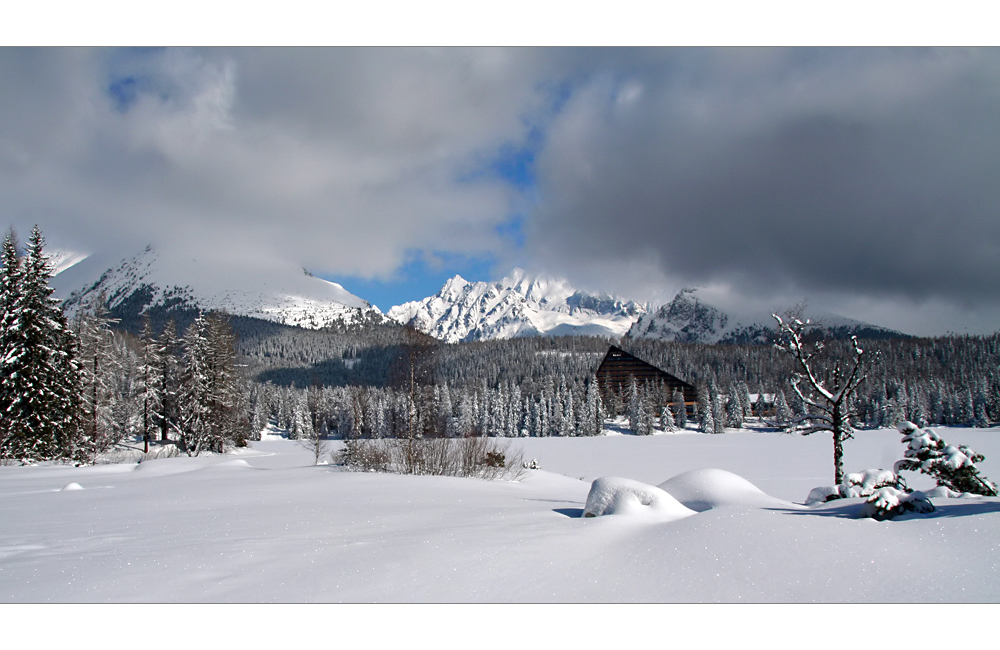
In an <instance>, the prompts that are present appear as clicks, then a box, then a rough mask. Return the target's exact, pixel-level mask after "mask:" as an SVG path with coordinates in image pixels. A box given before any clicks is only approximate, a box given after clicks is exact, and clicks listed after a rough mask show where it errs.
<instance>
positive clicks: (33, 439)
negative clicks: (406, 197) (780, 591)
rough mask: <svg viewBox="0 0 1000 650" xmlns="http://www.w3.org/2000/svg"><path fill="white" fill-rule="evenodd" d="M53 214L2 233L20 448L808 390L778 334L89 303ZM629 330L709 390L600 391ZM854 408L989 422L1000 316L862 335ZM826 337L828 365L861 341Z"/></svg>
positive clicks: (341, 428) (556, 428) (604, 417)
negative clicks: (54, 240)
mask: <svg viewBox="0 0 1000 650" xmlns="http://www.w3.org/2000/svg"><path fill="white" fill-rule="evenodd" d="M43 245H44V241H43V239H42V236H41V233H40V232H39V231H38V230H37V229H36V230H35V231H34V232H32V234H31V237H30V239H29V242H28V244H27V246H26V249H25V251H24V252H23V253H22V252H20V250H19V246H18V242H17V238H16V235H15V234H14V233H13V232H10V233H8V235H7V237H6V238H5V240H4V244H3V271H2V276H0V292H2V293H0V301H2V307H3V321H2V329H0V337H2V338H0V344H2V348H0V355H2V364H3V369H2V370H3V372H2V390H0V435H2V438H0V456H2V459H3V460H4V462H28V461H37V460H45V459H65V460H68V461H72V462H76V463H88V462H93V461H94V459H95V458H96V457H97V456H98V455H99V454H101V453H103V452H106V451H107V450H109V449H112V448H113V447H114V446H115V445H116V444H119V443H121V442H122V441H125V440H139V441H143V442H144V443H145V445H146V448H147V449H148V445H149V444H150V443H151V442H154V441H155V442H158V443H161V444H162V443H172V444H175V445H176V446H177V448H178V449H179V450H180V451H182V452H186V453H189V454H192V455H197V454H198V453H200V452H202V451H216V452H221V451H224V450H225V449H226V448H232V447H234V446H236V447H238V446H245V445H246V444H247V441H250V440H254V439H256V438H258V437H259V435H260V431H261V430H262V429H264V427H265V426H266V425H267V424H268V423H270V424H271V425H273V426H275V427H277V428H280V429H284V430H286V431H287V432H288V435H289V437H290V438H293V439H320V438H326V437H337V438H344V439H352V438H416V437H419V438H436V437H453V438H460V437H470V436H498V437H524V436H540V437H545V436H590V435H598V434H600V433H601V431H602V430H603V428H604V426H605V424H606V422H607V421H608V420H611V419H615V418H624V420H623V421H625V422H627V426H628V427H629V428H630V429H632V431H633V432H636V433H640V434H642V433H650V432H652V430H654V429H661V430H673V429H674V428H676V427H684V426H685V424H686V423H688V422H692V421H693V422H696V423H697V424H698V426H699V427H700V428H701V429H702V430H704V431H707V432H719V431H724V430H725V427H727V426H728V427H739V426H742V424H743V422H744V420H745V419H746V418H753V417H757V418H760V419H761V421H762V422H765V423H767V424H769V425H771V426H773V427H774V428H775V429H781V428H782V427H783V426H785V425H787V424H788V423H790V422H791V421H792V420H794V419H795V418H796V417H799V418H800V419H801V416H804V415H808V413H807V411H808V408H809V407H808V406H807V405H806V404H804V403H803V401H802V399H801V398H800V397H798V396H797V394H796V393H795V391H793V390H792V389H791V388H790V381H791V379H792V378H793V375H794V373H795V370H796V368H795V366H794V360H793V359H792V358H790V357H789V356H788V355H787V354H784V353H783V352H782V351H781V350H780V349H778V348H777V347H776V346H775V345H759V344H758V345H749V344H718V345H706V344H691V343H676V342H662V341H654V340H649V339H630V338H628V337H626V338H625V339H623V340H621V341H609V340H607V339H602V338H596V337H580V336H564V337H529V338H515V339H509V340H495V341H481V342H471V343H456V344H444V343H442V342H440V341H437V340H435V339H433V338H431V337H429V336H427V335H425V334H422V333H420V332H418V331H416V330H414V329H413V328H409V327H403V326H401V325H398V324H396V323H394V322H392V321H390V320H388V319H385V318H378V317H369V318H366V319H362V320H360V321H357V322H354V323H351V324H341V325H338V326H335V327H329V328H326V329H322V330H310V329H302V328H297V327H291V326H285V325H279V324H276V323H273V322H269V321H263V320H258V319H254V318H248V317H229V316H227V315H225V314H221V313H206V314H202V313H199V312H198V311H197V310H192V309H190V308H185V309H178V310H176V311H175V312H165V313H157V314H146V315H145V316H143V315H139V314H134V313H124V312H121V310H119V311H118V312H117V313H116V312H115V311H111V312H109V311H108V309H107V308H106V304H105V303H104V302H102V299H103V297H102V298H101V299H98V300H96V301H94V304H92V305H90V307H89V308H88V309H87V310H84V311H81V312H80V313H79V315H78V316H76V317H75V318H74V319H73V320H72V321H69V320H67V319H66V317H64V315H63V313H62V310H61V307H60V305H59V303H58V301H56V300H54V299H53V298H52V297H51V293H52V290H51V289H50V288H49V287H48V281H49V279H50V277H51V269H49V268H48V266H47V262H46V258H45V256H44V253H43ZM612 343H614V344H617V345H620V346H621V347H622V348H624V349H626V350H627V351H629V352H630V353H631V354H632V355H634V356H636V357H638V358H640V359H643V360H645V361H647V362H648V363H651V364H653V365H655V366H657V367H659V368H661V369H663V370H665V371H666V372H668V373H670V374H672V375H675V376H676V377H679V378H681V379H683V380H684V381H687V382H689V383H691V384H694V385H696V386H697V387H698V389H699V395H700V397H699V401H698V404H697V405H695V406H694V408H690V407H689V408H685V407H684V405H683V404H684V403H683V400H681V401H680V402H679V403H678V401H677V396H676V395H664V394H663V393H662V391H657V390H655V388H648V387H642V386H636V385H635V384H634V383H633V385H632V386H631V387H630V389H629V390H627V391H622V392H620V393H615V392H611V391H607V390H604V391H602V390H599V388H598V385H597V383H596V382H595V372H596V369H597V367H598V365H599V364H600V362H601V360H602V359H603V357H604V354H605V353H606V352H607V350H608V347H609V345H611V344H612ZM859 344H860V346H861V347H863V348H864V358H863V361H864V363H863V367H862V372H863V375H864V380H863V381H862V382H861V384H860V386H859V388H858V389H857V391H856V392H854V394H853V395H851V397H850V399H851V400H852V403H851V405H850V412H851V413H852V421H851V425H852V426H854V427H856V428H877V427H891V426H894V425H895V424H896V423H897V422H899V421H902V420H908V421H911V422H913V423H916V424H917V425H919V426H926V425H949V426H963V425H968V426H976V427H985V426H989V425H991V424H992V423H996V422H997V421H1000V370H998V369H1000V335H997V334H994V335H990V336H944V337H936V338H895V339H894V338H880V339H872V340H861V341H860V342H859ZM852 350H853V347H852V344H851V342H850V341H849V340H846V339H842V340H829V341H826V342H825V347H824V348H823V350H822V354H821V355H818V356H817V357H815V359H814V360H813V363H814V364H816V365H815V367H816V368H817V369H818V370H819V371H824V370H825V369H827V368H829V367H832V366H833V365H834V364H836V363H837V362H839V361H843V360H845V359H847V358H848V357H849V356H850V355H851V354H852Z"/></svg>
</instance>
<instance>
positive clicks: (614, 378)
mask: <svg viewBox="0 0 1000 650" xmlns="http://www.w3.org/2000/svg"><path fill="white" fill-rule="evenodd" d="M633 377H635V381H636V384H638V385H639V387H640V388H642V387H646V388H650V387H653V388H656V389H658V390H660V391H661V392H662V394H663V403H664V404H666V403H669V402H670V401H671V400H672V399H673V394H674V391H677V390H679V391H681V392H682V393H683V395H684V404H685V405H686V406H687V410H688V411H689V412H690V411H693V409H694V408H695V405H696V404H697V402H698V389H697V388H695V387H694V386H692V385H691V384H689V383H687V382H686V381H682V380H680V379H678V378H677V377H674V376H673V375H671V374H670V373H668V372H665V371H663V370H660V369H659V368H657V367H656V366H654V365H652V364H650V363H646V362H645V361H643V360H642V359H639V358H638V357H635V356H633V355H631V354H629V353H628V352H626V351H625V350H622V349H621V348H617V347H615V346H613V345H612V346H611V349H609V350H608V353H607V354H606V355H604V360H603V361H601V365H600V366H599V367H598V368H597V384H598V386H600V389H601V392H602V393H603V394H609V393H615V394H617V395H618V396H619V398H621V399H623V400H627V399H628V390H629V386H630V384H631V382H632V378H633Z"/></svg>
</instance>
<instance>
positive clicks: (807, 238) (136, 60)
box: [0, 47, 1000, 335]
mask: <svg viewBox="0 0 1000 650" xmlns="http://www.w3.org/2000/svg"><path fill="white" fill-rule="evenodd" d="M998 116H1000V50H998V49H993V48H971V49H967V48H943V49H934V48H897V47H891V48H865V47H862V48H854V47H850V48H822V47H749V48H743V47H670V48H663V47H652V48H648V47H647V48H629V47H626V48H596V47H586V48H572V47H548V48H533V47H473V48H463V47H447V48H410V47H398V48H397V47H338V48H253V47H251V48H238V47H237V48H228V47H215V48H187V47H170V48H143V49H134V48H48V47H40V48H29V49H19V48H3V49H0V196H2V197H3V201H2V202H0V223H2V224H5V225H11V226H14V227H15V228H16V229H17V230H18V231H19V232H20V233H23V234H24V235H26V234H27V232H28V231H29V230H30V228H31V226H32V225H33V224H35V223H37V224H39V225H40V226H41V228H42V230H43V232H44V234H45V235H46V238H47V240H48V242H49V245H50V246H51V247H58V248H65V249H71V250H75V251H85V252H98V251H105V252H106V251H112V252H117V251H120V253H121V257H125V256H128V255H132V254H134V253H135V252H138V251H139V250H142V248H144V247H145V246H146V245H147V244H150V243H152V244H153V245H154V246H156V247H157V248H160V249H162V250H171V249H174V250H179V249H183V250H184V251H193V252H195V253H196V254H198V255H204V256H211V255H218V254H219V251H220V250H225V251H226V253H225V257H226V259H227V260H229V261H230V262H232V263H233V264H237V265H238V264H246V265H253V264H255V263H261V262H263V261H266V260H283V261H289V260H291V261H294V263H295V264H296V265H300V266H302V267H304V268H306V269H308V270H309V271H311V272H312V273H314V274H316V275H318V276H320V277H324V278H327V279H331V280H334V281H337V282H340V283H341V284H343V285H344V287H345V288H347V289H348V290H350V291H351V292H353V293H355V294H356V295H359V296H361V297H362V298H365V299H366V300H369V301H371V302H373V303H374V304H376V305H378V306H379V307H380V308H381V309H382V310H383V311H386V310H388V308H389V307H391V306H393V305H395V304H400V303H402V302H404V301H407V300H417V299H420V298H423V297H425V296H428V295H431V294H433V293H435V292H436V291H437V290H438V289H439V288H440V286H441V285H442V284H443V282H444V281H445V280H446V279H447V278H448V277H451V276H452V275H455V274H456V273H458V274H461V275H462V276H463V277H465V278H466V279H468V280H498V279H500V278H502V277H504V276H505V275H507V274H508V273H509V272H510V270H511V269H512V268H513V267H515V266H520V267H523V268H525V269H527V270H529V271H532V272H542V273H551V274H554V275H558V276H561V277H565V278H566V279H568V280H569V281H570V282H571V283H573V284H574V286H577V287H578V288H581V289H585V290H590V291H606V292H610V293H613V294H617V295H619V296H622V297H625V298H629V299H634V300H639V301H647V300H650V301H659V302H664V301H668V300H669V299H670V298H672V297H673V295H674V294H675V293H676V292H677V291H678V290H679V289H681V288H683V287H689V286H694V287H703V288H706V289H708V290H709V291H711V295H713V296H716V297H717V300H718V301H719V302H720V303H721V304H720V306H722V307H724V308H725V307H727V306H734V307H737V306H740V305H752V304H755V305H760V304H764V305H765V306H766V307H767V308H768V309H782V308H784V307H789V306H791V305H794V304H796V303H799V302H802V301H803V300H805V301H807V302H808V304H809V305H810V306H814V307H816V308H820V309H822V310H824V311H830V312H835V313H839V314H842V315H844V316H848V317H852V318H857V319H859V320H865V321H868V322H873V323H877V324H881V325H885V326H889V327H894V328H897V329H900V330H902V331H905V332H909V333H914V334H923V335H933V334H942V333H944V332H948V331H953V332H959V333H963V332H968V333H989V332H994V331H997V330H1000V182H997V181H998V178H1000V118H998Z"/></svg>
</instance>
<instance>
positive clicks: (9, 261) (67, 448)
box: [0, 226, 79, 462]
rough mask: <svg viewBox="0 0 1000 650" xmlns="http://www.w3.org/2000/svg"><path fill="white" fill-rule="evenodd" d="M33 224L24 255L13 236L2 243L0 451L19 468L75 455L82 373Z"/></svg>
mask: <svg viewBox="0 0 1000 650" xmlns="http://www.w3.org/2000/svg"><path fill="white" fill-rule="evenodd" d="M44 245H45V242H44V239H43V238H42V234H41V231H40V230H39V229H38V226H35V228H34V229H33V230H32V233H31V238H30V239H29V241H28V251H27V257H26V258H25V259H24V260H20V259H19V256H18V255H17V245H16V237H15V235H14V234H13V232H12V231H11V232H10V233H8V235H7V237H6V238H5V240H4V245H3V253H2V257H3V263H4V268H3V276H2V279H0V302H2V303H3V306H4V314H3V322H2V326H3V329H2V332H0V346H2V347H0V364H2V367H0V407H2V408H3V412H2V413H0V436H2V438H0V446H2V453H3V455H4V456H5V457H7V458H17V459H19V460H21V461H22V462H28V461H33V460H48V459H54V458H59V457H64V458H68V457H77V458H78V454H77V443H78V439H79V397H78V396H79V393H78V391H79V367H78V365H77V363H76V359H75V352H76V338H75V337H74V336H73V333H72V331H71V330H70V329H69V327H68V325H67V323H66V318H65V317H64V316H63V313H62V309H61V308H60V306H59V303H58V301H57V300H55V299H53V298H52V297H51V296H52V288H51V287H49V284H48V283H49V279H50V278H51V277H52V271H51V267H50V266H49V263H48V259H47V258H46V257H45V254H44V251H43V248H44Z"/></svg>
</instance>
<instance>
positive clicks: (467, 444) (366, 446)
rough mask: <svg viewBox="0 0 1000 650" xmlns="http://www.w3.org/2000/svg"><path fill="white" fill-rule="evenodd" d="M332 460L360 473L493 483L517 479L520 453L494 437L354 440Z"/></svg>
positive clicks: (521, 472)
mask: <svg viewBox="0 0 1000 650" xmlns="http://www.w3.org/2000/svg"><path fill="white" fill-rule="evenodd" d="M334 460H335V461H336V462H339V463H340V464H342V465H344V466H345V467H347V468H348V469H351V470H354V471H360V472H386V473H390V474H429V475H435V476H466V477H474V478H482V479H487V480H493V479H498V478H507V479H511V480H516V479H518V478H520V477H521V476H522V475H523V473H524V471H525V469H526V468H525V466H524V462H523V459H522V456H521V452H520V451H513V452H512V451H511V449H510V443H509V442H506V441H500V440H497V439H494V438H461V439H458V440H454V439H449V438H432V439H414V440H407V439H399V438H392V439H383V440H368V439H356V440H346V441H344V448H343V449H342V450H341V451H340V452H339V453H338V454H337V455H336V456H335V458H334Z"/></svg>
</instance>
